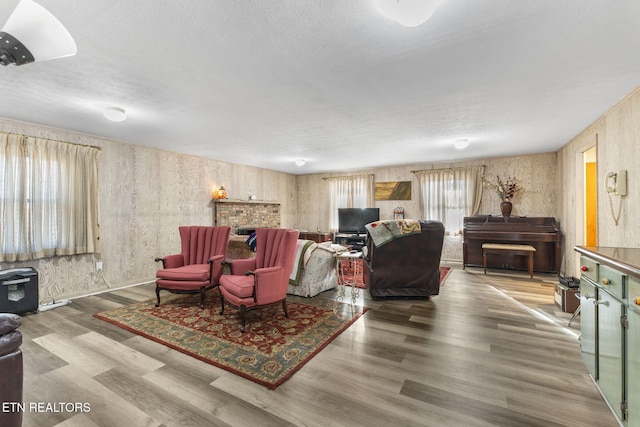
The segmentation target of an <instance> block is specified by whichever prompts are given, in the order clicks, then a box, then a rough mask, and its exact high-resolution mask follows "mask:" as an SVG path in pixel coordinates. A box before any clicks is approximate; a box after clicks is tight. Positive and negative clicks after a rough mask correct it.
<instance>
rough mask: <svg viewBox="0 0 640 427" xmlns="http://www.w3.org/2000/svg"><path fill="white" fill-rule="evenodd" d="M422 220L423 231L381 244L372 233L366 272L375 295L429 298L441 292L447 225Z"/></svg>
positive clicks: (367, 248)
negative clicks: (443, 248)
mask: <svg viewBox="0 0 640 427" xmlns="http://www.w3.org/2000/svg"><path fill="white" fill-rule="evenodd" d="M381 222H382V223H384V222H385V221H381ZM419 223H420V232H419V233H415V234H407V235H403V236H398V237H395V238H393V239H391V240H389V241H388V242H386V243H383V244H381V245H379V246H376V245H375V244H374V240H373V239H372V237H371V234H370V232H369V233H368V235H367V247H366V251H365V257H364V269H363V270H364V271H363V274H364V283H365V284H366V285H367V287H368V288H369V292H370V293H371V297H372V298H373V299H382V298H388V297H395V298H425V299H426V298H428V297H430V296H431V295H438V293H439V292H440V257H441V254H442V244H443V241H444V225H442V223H441V222H439V221H419Z"/></svg>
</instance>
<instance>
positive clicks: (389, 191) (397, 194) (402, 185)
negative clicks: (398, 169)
mask: <svg viewBox="0 0 640 427" xmlns="http://www.w3.org/2000/svg"><path fill="white" fill-rule="evenodd" d="M374 196H375V199H376V200H411V181H391V182H376V186H375V194H374Z"/></svg>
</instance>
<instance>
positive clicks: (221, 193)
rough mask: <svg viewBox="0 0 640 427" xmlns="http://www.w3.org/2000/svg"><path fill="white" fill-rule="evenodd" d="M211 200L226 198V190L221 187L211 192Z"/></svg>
mask: <svg viewBox="0 0 640 427" xmlns="http://www.w3.org/2000/svg"><path fill="white" fill-rule="evenodd" d="M213 198H214V199H216V200H219V199H226V198H227V190H225V189H224V186H223V185H221V186H220V188H218V189H217V190H215V191H214V192H213Z"/></svg>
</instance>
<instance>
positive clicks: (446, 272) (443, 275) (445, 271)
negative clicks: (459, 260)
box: [343, 259, 451, 288]
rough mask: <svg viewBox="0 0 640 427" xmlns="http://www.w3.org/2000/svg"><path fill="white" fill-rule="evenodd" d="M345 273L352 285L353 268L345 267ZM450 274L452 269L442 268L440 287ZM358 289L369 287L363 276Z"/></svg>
mask: <svg viewBox="0 0 640 427" xmlns="http://www.w3.org/2000/svg"><path fill="white" fill-rule="evenodd" d="M356 262H359V263H362V262H364V261H362V260H361V259H359V260H356ZM343 271H344V276H345V279H346V280H347V281H348V282H350V283H351V282H353V268H350V267H348V266H345V267H344V269H343ZM360 271H362V270H360ZM449 273H451V267H440V286H442V284H443V282H444V280H445V279H446V278H447V277H448V276H449ZM356 287H357V288H366V287H367V285H365V284H364V281H363V280H362V274H359V275H358V281H357V282H356Z"/></svg>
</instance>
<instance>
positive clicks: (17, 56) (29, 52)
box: [0, 0, 77, 65]
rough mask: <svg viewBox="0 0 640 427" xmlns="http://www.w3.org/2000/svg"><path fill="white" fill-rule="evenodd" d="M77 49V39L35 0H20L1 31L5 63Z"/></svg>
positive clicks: (1, 53) (58, 55)
mask: <svg viewBox="0 0 640 427" xmlns="http://www.w3.org/2000/svg"><path fill="white" fill-rule="evenodd" d="M76 51H77V48H76V43H75V42H74V41H73V38H72V37H71V34H69V32H68V31H67V29H66V28H65V27H64V25H62V23H60V21H58V20H57V19H56V17H55V16H53V15H52V14H51V13H49V12H48V11H47V10H46V9H45V8H44V7H42V6H40V5H39V4H38V3H36V2H34V1H32V0H20V3H18V6H16V8H15V10H14V11H13V13H12V14H11V16H10V17H9V19H8V20H7V23H6V24H5V25H4V27H3V28H2V31H0V64H2V65H9V64H14V65H23V64H28V63H30V62H36V61H38V62H40V61H46V60H48V59H56V58H64V57H66V56H72V55H75V54H76Z"/></svg>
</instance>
